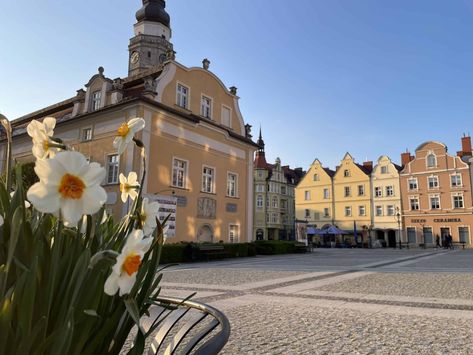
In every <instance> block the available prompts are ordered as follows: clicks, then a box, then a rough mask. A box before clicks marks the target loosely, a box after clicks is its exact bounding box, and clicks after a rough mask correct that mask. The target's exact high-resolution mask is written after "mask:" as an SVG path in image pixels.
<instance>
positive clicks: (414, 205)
mask: <svg viewBox="0 0 473 355" xmlns="http://www.w3.org/2000/svg"><path fill="white" fill-rule="evenodd" d="M409 205H410V206H411V211H417V210H418V209H419V198H418V197H417V196H411V197H410V198H409Z"/></svg>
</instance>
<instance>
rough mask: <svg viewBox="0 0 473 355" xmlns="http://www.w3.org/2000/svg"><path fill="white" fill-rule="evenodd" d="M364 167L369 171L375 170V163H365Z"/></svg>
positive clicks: (369, 161)
mask: <svg viewBox="0 0 473 355" xmlns="http://www.w3.org/2000/svg"><path fill="white" fill-rule="evenodd" d="M363 166H364V167H365V168H367V169H368V170H373V162H372V161H371V160H368V161H365V162H363Z"/></svg>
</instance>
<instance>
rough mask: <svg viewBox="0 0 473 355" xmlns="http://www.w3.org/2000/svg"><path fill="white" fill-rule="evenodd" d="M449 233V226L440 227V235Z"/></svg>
mask: <svg viewBox="0 0 473 355" xmlns="http://www.w3.org/2000/svg"><path fill="white" fill-rule="evenodd" d="M449 234H450V228H448V227H443V228H440V235H441V236H442V237H446V236H447V235H449Z"/></svg>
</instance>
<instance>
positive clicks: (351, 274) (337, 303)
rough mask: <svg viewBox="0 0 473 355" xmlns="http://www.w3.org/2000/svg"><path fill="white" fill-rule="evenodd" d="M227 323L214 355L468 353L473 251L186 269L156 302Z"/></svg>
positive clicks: (325, 255)
mask: <svg viewBox="0 0 473 355" xmlns="http://www.w3.org/2000/svg"><path fill="white" fill-rule="evenodd" d="M194 291H198V293H197V295H196V296H195V299H196V300H197V301H201V302H204V303H208V304H210V305H212V306H214V307H216V308H218V309H220V310H221V311H223V312H224V313H225V314H226V315H227V316H228V318H229V320H230V323H231V326H232V333H231V336H230V340H229V342H228V344H227V345H226V347H225V348H224V349H223V352H222V353H223V354H258V355H259V354H396V355H397V354H472V355H473V251H472V250H465V251H462V250H455V251H445V250H432V249H430V250H420V249H414V250H413V249H410V250H393V249H377V250H359V249H357V250H340V249H338V250H324V249H318V250H315V251H314V252H313V253H308V254H305V255H283V256H266V257H255V258H246V259H234V260H224V261H216V262H208V263H198V264H185V265H181V266H178V267H177V268H174V269H173V270H168V271H166V272H165V275H164V278H163V291H162V293H163V294H164V295H166V294H168V295H185V294H190V293H193V292H194Z"/></svg>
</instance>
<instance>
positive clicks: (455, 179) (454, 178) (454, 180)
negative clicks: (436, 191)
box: [450, 174, 462, 187]
mask: <svg viewBox="0 0 473 355" xmlns="http://www.w3.org/2000/svg"><path fill="white" fill-rule="evenodd" d="M450 184H451V186H452V187H461V186H462V176H461V174H454V175H451V176H450Z"/></svg>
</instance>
